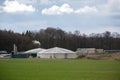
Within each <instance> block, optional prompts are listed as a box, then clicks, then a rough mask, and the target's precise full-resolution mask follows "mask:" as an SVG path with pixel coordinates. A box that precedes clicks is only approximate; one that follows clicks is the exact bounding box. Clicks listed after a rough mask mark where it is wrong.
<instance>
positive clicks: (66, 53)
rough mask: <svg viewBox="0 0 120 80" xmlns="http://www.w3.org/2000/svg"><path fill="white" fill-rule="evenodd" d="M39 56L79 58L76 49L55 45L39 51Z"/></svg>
mask: <svg viewBox="0 0 120 80" xmlns="http://www.w3.org/2000/svg"><path fill="white" fill-rule="evenodd" d="M37 57H39V58H61V59H62V58H63V59H66V58H77V54H76V53H75V52H74V51H71V50H68V49H64V48H59V47H54V48H50V49H47V50H43V51H40V52H38V53H37Z"/></svg>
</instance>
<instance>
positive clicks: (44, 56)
mask: <svg viewBox="0 0 120 80" xmlns="http://www.w3.org/2000/svg"><path fill="white" fill-rule="evenodd" d="M37 56H38V57H39V58H52V59H54V58H58V59H65V58H77V54H69V53H66V54H63V53H56V54H54V53H53V54H52V53H48V54H45V53H43V54H38V55H37Z"/></svg>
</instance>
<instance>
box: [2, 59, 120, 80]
mask: <svg viewBox="0 0 120 80" xmlns="http://www.w3.org/2000/svg"><path fill="white" fill-rule="evenodd" d="M0 80H120V61H113V60H87V59H61V60H60V59H0Z"/></svg>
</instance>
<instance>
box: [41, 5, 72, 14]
mask: <svg viewBox="0 0 120 80" xmlns="http://www.w3.org/2000/svg"><path fill="white" fill-rule="evenodd" d="M72 12H73V9H72V8H71V7H70V5H69V4H63V5H62V6H60V7H59V6H56V5H53V6H52V7H50V8H45V9H43V10H42V12H41V13H42V14H46V15H61V14H64V13H66V14H70V13H72Z"/></svg>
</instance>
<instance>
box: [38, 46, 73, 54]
mask: <svg viewBox="0 0 120 80" xmlns="http://www.w3.org/2000/svg"><path fill="white" fill-rule="evenodd" d="M42 53H48V54H50V53H54V54H55V53H56V54H57V53H64V54H65V53H75V52H74V51H71V50H68V49H64V48H59V47H54V48H50V49H47V50H44V51H41V52H39V54H42Z"/></svg>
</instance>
